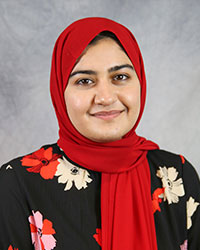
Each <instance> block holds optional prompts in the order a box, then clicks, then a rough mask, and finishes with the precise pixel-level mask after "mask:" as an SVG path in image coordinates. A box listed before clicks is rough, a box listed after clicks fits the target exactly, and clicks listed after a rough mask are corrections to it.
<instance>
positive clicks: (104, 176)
mask: <svg viewBox="0 0 200 250" xmlns="http://www.w3.org/2000/svg"><path fill="white" fill-rule="evenodd" d="M102 31H110V32H112V33H114V34H115V35H116V37H117V38H118V39H119V41H120V42H121V44H122V46H123V48H124V49H125V51H126V53H127V55H128V56H129V58H130V60H131V62H132V64H133V66H134V68H135V71H136V74H137V76H138V79H139V81H140V85H141V105H140V113H139V117H138V119H137V121H136V124H135V125H134V127H133V128H132V129H131V130H130V131H129V132H128V133H127V134H126V135H125V136H124V137H123V138H122V139H120V140H117V141H113V142H107V143H98V142H94V141H91V140H89V139H87V138H85V137H84V136H83V135H81V134H80V133H79V132H78V131H77V130H76V129H75V128H74V126H73V125H72V123H71V121H70V119H69V117H68V114H67V109H66V104H65V99H64V91H65V88H66V86H67V83H68V78H69V75H70V73H71V71H72V69H73V67H74V65H75V63H76V60H77V59H78V58H79V56H80V55H81V54H82V52H83V51H84V49H85V48H86V47H87V45H88V44H89V43H90V41H91V40H93V38H94V37H95V36H96V35H98V34H99V33H100V32H102ZM50 90H51V97H52V101H53V105H54V108H55V112H56V116H57V119H58V124H59V139H58V145H59V146H60V147H61V148H62V149H63V150H64V152H65V154H66V155H67V156H68V157H69V159H71V160H72V161H74V162H76V163H77V164H79V165H80V166H82V167H84V168H87V169H90V170H93V171H98V172H101V232H102V234H101V235H102V239H101V245H102V249H103V250H122V249H126V250H133V249H135V250H141V249H145V250H156V249H157V243H156V232H155V225H154V217H153V211H152V202H151V183H150V171H149V165H148V162H147V159H146V155H147V152H148V150H153V149H157V148H158V146H157V145H156V144H155V143H153V142H151V141H149V140H146V139H145V138H143V137H140V136H138V135H137V134H136V133H135V129H136V127H137V126H138V123H139V121H140V119H141V116H142V113H143V110H144V105H145V98H146V79H145V72H144V65H143V59H142V55H141V52H140V49H139V47H138V44H137V42H136V40H135V38H134V36H133V34H132V33H131V32H130V31H129V30H128V29H127V28H126V27H124V26H123V25H121V24H119V23H117V22H114V21H112V20H110V19H107V18H101V17H98V18H97V17H90V18H84V19H81V20H78V21H76V22H74V23H72V24H71V25H70V26H68V27H67V28H66V29H65V30H64V31H63V32H62V33H61V34H60V36H59V37H58V39H57V41H56V44H55V47H54V52H53V57H52V67H51V78H50Z"/></svg>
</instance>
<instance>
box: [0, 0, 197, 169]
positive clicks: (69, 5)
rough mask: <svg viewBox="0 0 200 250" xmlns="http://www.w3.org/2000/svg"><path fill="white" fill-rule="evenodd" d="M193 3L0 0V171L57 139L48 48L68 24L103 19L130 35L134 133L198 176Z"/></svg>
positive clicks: (182, 0) (181, 0)
mask: <svg viewBox="0 0 200 250" xmlns="http://www.w3.org/2000/svg"><path fill="white" fill-rule="evenodd" d="M199 13H200V2H199V0H191V1H188V0H163V1H162V0H146V1H145V0H136V1H134V0H123V1H122V0H120V1H119V0H115V1H114V0H113V1H106V0H81V1H76V0H67V1H66V0H58V1H56V0H43V1H41V0H34V1H28V0H18V1H16V0H1V1H0V27H1V29H0V58H1V60H0V121H1V122H0V145H1V146H0V147H1V149H0V153H1V157H0V165H2V164H3V163H5V162H7V161H8V160H11V159H12V158H15V157H17V156H20V155H24V154H27V153H31V152H32V151H34V150H36V149H38V148H39V147H41V146H42V145H45V144H50V143H54V142H56V141H57V138H58V125H57V120H56V116H55V113H54V109H53V106H52V104H51V99H50V93H49V78H50V77H49V75H50V66H51V56H52V51H53V46H54V43H55V41H56V39H57V37H58V35H59V34H60V33H61V31H62V30H63V29H64V28H65V27H66V26H68V25H69V24H70V23H72V22H73V21H75V20H77V19H79V18H84V17H87V16H101V17H107V18H111V19H113V20H115V21H117V22H120V23H122V24H124V25H125V26H127V27H128V28H129V29H130V30H131V31H132V32H133V34H134V35H135V37H136V39H137V41H138V43H139V45H140V48H141V51H142V54H143V58H144V63H145V69H146V77H147V84H148V92H147V102H146V108H145V112H144V115H143V118H142V120H141V122H140V125H139V127H138V129H137V133H138V134H139V135H142V136H145V137H146V138H148V139H151V140H153V141H155V142H156V143H158V144H159V145H160V147H161V148H162V149H165V150H168V151H171V152H174V153H177V154H182V155H184V156H185V157H186V158H187V159H188V160H189V161H190V162H191V163H192V164H193V165H194V166H195V168H196V169H197V171H198V172H199V173H200V30H199V26H200V14H199Z"/></svg>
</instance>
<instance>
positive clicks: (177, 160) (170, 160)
mask: <svg viewBox="0 0 200 250" xmlns="http://www.w3.org/2000/svg"><path fill="white" fill-rule="evenodd" d="M147 159H148V162H149V165H150V167H153V168H155V169H159V168H160V167H163V166H166V167H167V168H169V167H174V168H176V169H177V170H179V171H180V172H181V173H182V174H184V175H187V174H189V175H194V176H198V174H197V172H196V170H195V168H194V167H193V166H192V164H191V163H190V162H189V161H188V160H187V159H186V158H185V157H184V156H183V155H181V154H177V153H172V152H169V151H166V150H163V149H156V150H150V151H148V153H147ZM183 172H184V173H183ZM186 173H187V174H186Z"/></svg>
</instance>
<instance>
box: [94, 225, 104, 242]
mask: <svg viewBox="0 0 200 250" xmlns="http://www.w3.org/2000/svg"><path fill="white" fill-rule="evenodd" d="M93 237H94V238H95V240H96V241H97V243H98V244H99V245H100V246H101V237H102V234H101V228H97V229H96V234H94V235H93Z"/></svg>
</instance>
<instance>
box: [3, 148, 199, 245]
mask: <svg viewBox="0 0 200 250" xmlns="http://www.w3.org/2000/svg"><path fill="white" fill-rule="evenodd" d="M147 158H148V162H149V166H150V172H151V193H152V209H153V213H154V216H155V225H156V235H157V242H158V250H180V249H181V250H186V249H189V250H198V249H200V206H199V205H200V182H199V179H198V176H197V174H196V172H195V170H194V168H193V167H192V166H191V165H190V163H189V162H187V160H185V158H184V157H183V156H180V155H175V154H172V153H169V152H166V151H163V150H152V151H149V152H148V154H147ZM100 191H101V173H99V172H94V171H91V170H87V169H85V168H84V166H79V165H78V164H76V163H74V162H72V161H71V160H70V159H69V158H68V157H67V156H66V155H65V153H64V152H63V151H62V150H61V149H60V148H59V147H58V145H57V144H52V145H46V146H43V147H42V148H41V149H39V150H37V151H36V152H34V153H32V154H29V155H26V156H22V157H19V158H17V159H14V160H12V161H10V162H8V163H7V164H4V165H3V166H2V167H1V169H0V202H1V203H0V249H1V250H8V249H9V250H12V249H13V250H14V249H15V250H31V249H36V250H51V249H59V250H64V249H69V250H98V249H101V210H100ZM122 250H124V249H122Z"/></svg>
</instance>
